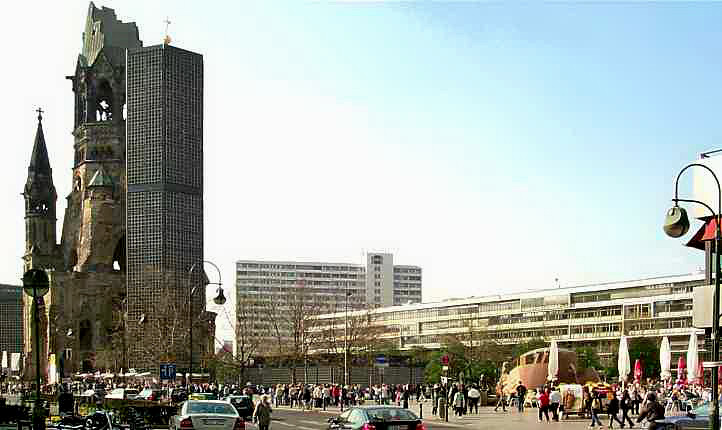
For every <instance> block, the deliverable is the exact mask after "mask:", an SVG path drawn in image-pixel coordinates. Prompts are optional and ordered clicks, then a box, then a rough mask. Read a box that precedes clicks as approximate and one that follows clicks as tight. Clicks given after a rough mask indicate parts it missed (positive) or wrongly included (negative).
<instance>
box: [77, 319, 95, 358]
mask: <svg viewBox="0 0 722 430" xmlns="http://www.w3.org/2000/svg"><path fill="white" fill-rule="evenodd" d="M79 341H80V350H81V351H91V350H92V349H93V328H92V327H91V324H90V321H88V320H83V321H81V322H80V334H79Z"/></svg>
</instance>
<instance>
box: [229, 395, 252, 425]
mask: <svg viewBox="0 0 722 430" xmlns="http://www.w3.org/2000/svg"><path fill="white" fill-rule="evenodd" d="M223 400H224V401H226V402H229V403H230V404H232V405H233V407H234V408H236V412H238V415H240V416H241V417H242V418H243V419H244V420H246V421H248V420H249V419H250V418H251V416H252V415H253V408H254V406H253V400H251V397H250V396H233V395H231V396H228V397H226V398H224V399H223Z"/></svg>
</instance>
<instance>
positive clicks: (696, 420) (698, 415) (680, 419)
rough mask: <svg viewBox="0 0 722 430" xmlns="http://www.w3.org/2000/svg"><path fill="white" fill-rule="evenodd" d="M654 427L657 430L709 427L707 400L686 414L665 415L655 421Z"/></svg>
mask: <svg viewBox="0 0 722 430" xmlns="http://www.w3.org/2000/svg"><path fill="white" fill-rule="evenodd" d="M655 424H656V425H657V426H656V427H655V428H657V429H659V430H682V429H685V430H686V429H690V430H692V429H708V428H709V402H704V403H702V404H701V405H699V406H697V407H696V408H694V409H692V410H691V411H689V412H687V415H680V416H672V417H666V418H665V419H663V420H657V421H655Z"/></svg>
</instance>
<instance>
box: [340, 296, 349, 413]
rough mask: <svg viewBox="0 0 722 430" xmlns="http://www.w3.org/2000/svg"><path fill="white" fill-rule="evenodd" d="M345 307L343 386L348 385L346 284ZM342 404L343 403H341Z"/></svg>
mask: <svg viewBox="0 0 722 430" xmlns="http://www.w3.org/2000/svg"><path fill="white" fill-rule="evenodd" d="M345 295H346V305H345V310H344V319H343V385H348V296H349V292H348V284H346V294H345ZM341 404H343V402H341Z"/></svg>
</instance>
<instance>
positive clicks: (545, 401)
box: [539, 388, 550, 422]
mask: <svg viewBox="0 0 722 430" xmlns="http://www.w3.org/2000/svg"><path fill="white" fill-rule="evenodd" d="M549 394H550V392H549V389H548V388H542V390H541V394H539V422H542V414H544V416H545V417H546V418H547V422H549Z"/></svg>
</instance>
